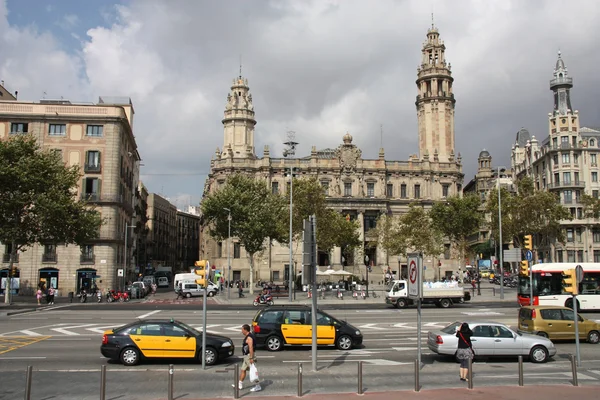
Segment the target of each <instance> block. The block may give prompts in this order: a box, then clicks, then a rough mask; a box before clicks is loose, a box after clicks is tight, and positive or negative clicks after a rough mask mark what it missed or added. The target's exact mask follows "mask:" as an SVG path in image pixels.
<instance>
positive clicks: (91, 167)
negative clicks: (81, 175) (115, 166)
mask: <svg viewBox="0 0 600 400" xmlns="http://www.w3.org/2000/svg"><path fill="white" fill-rule="evenodd" d="M83 171H84V172H88V173H100V172H102V166H101V164H100V163H94V164H89V163H85V165H84V166H83Z"/></svg>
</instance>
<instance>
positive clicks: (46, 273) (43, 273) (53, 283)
mask: <svg viewBox="0 0 600 400" xmlns="http://www.w3.org/2000/svg"><path fill="white" fill-rule="evenodd" d="M58 272H59V270H58V268H43V269H40V270H39V272H38V274H39V277H38V285H44V287H45V288H46V289H50V288H51V287H53V288H54V289H58Z"/></svg>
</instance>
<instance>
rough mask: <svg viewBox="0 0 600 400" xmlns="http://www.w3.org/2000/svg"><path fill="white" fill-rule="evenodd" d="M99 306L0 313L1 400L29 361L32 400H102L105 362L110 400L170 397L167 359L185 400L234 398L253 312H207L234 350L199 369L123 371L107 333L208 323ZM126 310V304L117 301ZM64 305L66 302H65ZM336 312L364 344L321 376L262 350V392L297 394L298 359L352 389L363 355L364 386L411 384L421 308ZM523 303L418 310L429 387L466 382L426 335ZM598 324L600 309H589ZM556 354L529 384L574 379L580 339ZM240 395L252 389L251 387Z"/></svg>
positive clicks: (323, 353)
mask: <svg viewBox="0 0 600 400" xmlns="http://www.w3.org/2000/svg"><path fill="white" fill-rule="evenodd" d="M114 306H115V307H112V309H103V308H100V307H92V306H89V307H88V306H86V307H72V308H71V309H63V308H55V309H53V310H46V311H41V312H34V313H25V314H18V315H13V316H7V317H1V318H0V322H1V323H0V374H1V376H2V377H3V378H2V387H3V391H2V393H0V399H14V398H18V397H22V393H23V391H24V388H25V371H26V368H27V366H28V365H32V366H33V370H34V372H33V389H32V393H33V397H32V398H35V399H37V398H50V397H51V396H56V397H57V398H61V399H87V398H90V399H92V398H93V399H97V398H98V394H99V385H100V367H101V366H102V365H107V371H108V372H107V398H118V397H119V395H123V394H126V397H127V398H128V399H136V398H145V399H153V398H161V397H162V398H164V397H166V393H167V379H168V365H169V363H173V364H174V365H175V371H174V373H175V376H174V382H175V396H176V397H177V396H182V397H181V398H186V397H187V398H194V397H196V398H197V397H220V396H232V388H231V383H232V382H233V370H232V367H233V366H234V365H235V364H236V363H237V362H238V361H240V360H241V357H240V355H241V353H240V346H241V341H242V334H241V332H240V327H241V325H242V324H244V323H250V321H251V320H252V317H253V316H254V314H255V313H256V309H253V310H248V309H246V310H229V309H225V310H211V311H209V313H208V315H207V331H208V332H211V333H217V334H222V335H226V336H229V337H231V338H232V339H234V343H235V345H236V353H235V356H234V357H233V358H231V359H227V360H225V362H222V363H219V364H217V365H215V366H214V367H209V368H207V370H206V371H202V369H201V366H200V365H198V364H196V363H194V362H190V361H180V360H166V361H154V360H153V361H143V362H142V363H141V364H140V365H138V366H136V367H129V368H126V367H124V366H122V365H120V364H117V363H112V362H108V360H106V359H105V358H103V357H102V356H101V354H100V351H99V348H100V344H101V337H102V332H103V331H104V330H106V329H110V328H112V327H116V326H119V325H123V324H125V323H128V322H130V321H132V320H135V319H138V318H141V319H144V318H146V319H152V318H165V319H169V318H174V319H177V320H181V321H184V322H186V323H188V324H190V325H192V326H194V327H196V328H201V327H202V323H203V321H202V311H201V308H197V309H185V310H181V309H178V308H177V307H173V306H170V307H165V309H148V307H147V305H146V304H141V303H140V304H137V306H136V304H135V303H134V304H123V305H121V304H116V305H114ZM121 306H122V307H121ZM67 307H68V306H67ZM328 312H329V313H330V314H332V315H333V316H335V317H336V318H339V319H344V320H346V321H348V322H349V323H351V324H353V325H354V326H356V327H357V328H359V329H360V330H361V331H362V332H363V335H364V345H363V347H362V348H360V349H353V350H351V351H339V350H336V349H335V348H333V347H331V348H329V347H320V348H319V351H318V368H319V370H318V372H312V370H311V369H312V367H311V357H310V355H311V351H310V347H309V346H305V347H286V348H285V350H283V351H281V352H277V353H271V352H268V351H266V350H264V349H260V350H258V352H257V354H258V360H259V361H258V365H259V368H260V373H261V375H262V379H263V380H264V384H263V389H264V392H263V393H264V394H265V395H294V394H296V393H297V386H296V385H297V384H296V382H297V373H298V363H302V366H303V389H304V391H308V392H310V393H327V392H329V393H331V392H352V391H356V387H357V361H363V376H364V378H363V385H364V387H365V390H367V391H369V390H370V391H374V390H376V391H382V390H400V389H407V390H410V389H413V388H414V380H413V376H414V360H415V358H416V357H417V343H418V340H417V324H416V310H415V309H410V308H409V309H402V310H397V309H393V308H378V309H370V310H368V309H342V310H330V311H328ZM517 313H518V308H517V307H514V306H512V305H507V306H504V307H495V306H487V307H486V305H485V304H471V305H469V306H466V305H459V306H457V307H455V308H450V309H439V308H435V307H432V308H424V309H423V312H422V316H423V323H422V329H423V333H422V338H421V343H422V362H423V368H422V370H421V375H420V382H421V385H422V386H423V388H429V389H432V388H441V387H448V388H450V387H456V388H460V387H465V386H466V385H465V383H464V382H460V381H459V380H458V364H456V363H455V362H454V361H453V360H451V359H448V358H443V357H440V356H437V355H435V354H432V353H431V352H430V351H429V349H428V348H427V344H426V337H427V331H428V330H431V329H438V328H441V327H443V326H445V325H446V324H448V323H450V322H453V321H456V320H481V319H487V320H493V321H497V322H502V323H505V324H507V325H509V326H513V327H514V326H515V325H516V318H517ZM585 316H586V317H587V318H589V319H593V320H600V313H586V315H585ZM557 349H558V354H557V355H556V356H555V357H554V358H553V359H551V360H550V361H549V362H548V363H546V364H532V363H530V362H528V361H527V360H525V362H524V377H525V378H524V379H525V385H528V384H530V385H533V384H543V383H553V384H556V383H558V384H561V383H564V384H567V385H568V384H570V382H571V364H570V361H569V358H568V357H569V354H574V353H575V343H574V342H566V343H557ZM581 359H582V367H581V368H580V369H579V383H580V385H598V386H600V346H599V345H591V344H588V343H585V342H582V343H581ZM474 365H475V366H474V378H473V382H474V386H475V387H477V386H482V385H485V386H489V385H516V383H517V380H518V370H517V365H518V363H517V360H516V358H515V359H512V358H508V359H483V360H478V361H477V362H476V363H475V364H474ZM241 393H242V394H247V395H250V396H258V395H260V394H249V393H248V390H247V388H246V389H244V390H243V391H242V392H241Z"/></svg>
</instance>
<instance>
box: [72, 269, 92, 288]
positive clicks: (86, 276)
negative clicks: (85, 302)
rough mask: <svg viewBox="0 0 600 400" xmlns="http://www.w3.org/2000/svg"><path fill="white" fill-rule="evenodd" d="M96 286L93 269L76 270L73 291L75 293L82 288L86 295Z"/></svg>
mask: <svg viewBox="0 0 600 400" xmlns="http://www.w3.org/2000/svg"><path fill="white" fill-rule="evenodd" d="M95 284H96V270H95V269H93V268H81V269H78V270H77V283H76V285H75V289H76V291H77V292H79V291H81V289H82V288H84V289H85V290H86V291H87V292H88V293H90V292H91V289H92V288H93V287H94V285H95Z"/></svg>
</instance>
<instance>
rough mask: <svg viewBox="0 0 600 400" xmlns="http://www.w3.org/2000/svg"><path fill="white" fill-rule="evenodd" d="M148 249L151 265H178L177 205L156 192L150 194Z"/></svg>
mask: <svg viewBox="0 0 600 400" xmlns="http://www.w3.org/2000/svg"><path fill="white" fill-rule="evenodd" d="M147 215H148V231H149V233H148V235H149V241H148V249H147V257H148V264H150V267H151V268H153V269H155V268H157V267H171V268H175V267H176V266H177V250H176V248H177V207H175V206H174V205H173V204H171V203H170V202H169V200H168V199H166V198H164V197H162V196H160V195H158V194H156V193H150V194H149V195H148V211H147Z"/></svg>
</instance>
